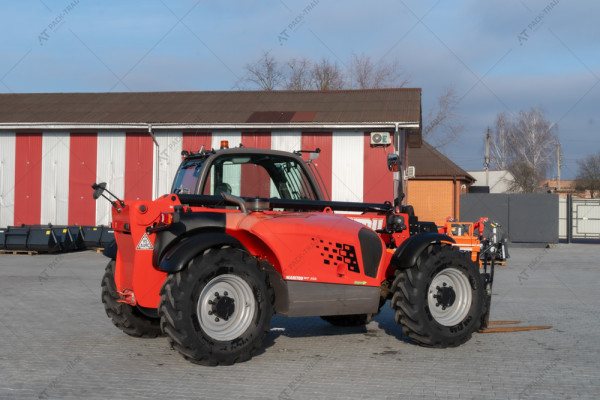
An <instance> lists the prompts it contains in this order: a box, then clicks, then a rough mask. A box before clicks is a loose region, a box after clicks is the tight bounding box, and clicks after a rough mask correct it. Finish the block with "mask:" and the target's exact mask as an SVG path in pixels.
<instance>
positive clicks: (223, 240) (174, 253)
mask: <svg viewBox="0 0 600 400" xmlns="http://www.w3.org/2000/svg"><path fill="white" fill-rule="evenodd" d="M218 246H231V247H236V248H239V249H242V250H246V248H245V247H244V245H242V243H240V241H239V240H237V239H236V238H234V237H233V236H231V235H228V234H226V233H220V232H204V233H199V234H197V235H194V236H190V237H187V238H185V239H182V240H181V241H180V242H178V243H177V244H175V245H174V246H173V247H171V248H170V249H169V250H167V252H166V253H165V254H164V256H163V257H162V258H161V260H160V263H159V264H158V269H159V270H160V271H163V272H167V273H173V272H179V271H181V270H183V269H184V268H185V267H186V266H187V265H188V263H189V262H190V261H191V260H192V259H193V258H194V257H196V256H197V255H198V254H202V253H203V252H204V250H207V249H210V248H211V247H218Z"/></svg>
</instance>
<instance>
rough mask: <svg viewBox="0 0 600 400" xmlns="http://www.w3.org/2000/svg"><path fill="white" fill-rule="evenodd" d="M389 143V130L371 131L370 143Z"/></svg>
mask: <svg viewBox="0 0 600 400" xmlns="http://www.w3.org/2000/svg"><path fill="white" fill-rule="evenodd" d="M391 143H392V142H391V140H390V133H389V132H371V144H374V145H378V144H380V145H388V144H391Z"/></svg>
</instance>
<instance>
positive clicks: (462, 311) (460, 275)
mask: <svg viewBox="0 0 600 400" xmlns="http://www.w3.org/2000/svg"><path fill="white" fill-rule="evenodd" d="M472 302H473V291H472V288H471V284H470V282H469V278H468V276H467V275H466V274H465V273H464V272H463V271H462V270H460V269H457V268H444V269H443V270H441V271H440V272H438V273H437V274H436V275H435V276H434V277H433V279H432V280H431V283H430V284H429V288H428V289H427V305H428V306H429V311H430V312H431V316H432V317H433V318H434V319H435V321H436V322H437V323H439V324H441V325H444V326H454V325H457V324H459V323H460V322H461V321H463V320H464V319H465V318H466V317H467V315H468V313H469V309H470V308H471V304H472Z"/></svg>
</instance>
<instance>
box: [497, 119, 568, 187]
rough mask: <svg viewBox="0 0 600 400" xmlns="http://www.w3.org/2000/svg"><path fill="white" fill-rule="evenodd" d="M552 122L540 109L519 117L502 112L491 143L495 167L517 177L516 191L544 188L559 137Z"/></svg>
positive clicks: (513, 185) (515, 179) (514, 185)
mask: <svg viewBox="0 0 600 400" xmlns="http://www.w3.org/2000/svg"><path fill="white" fill-rule="evenodd" d="M556 130H557V126H556V124H551V123H550V122H549V121H548V120H547V119H546V117H545V116H544V113H543V112H542V111H540V110H538V109H536V108H531V109H530V110H528V111H524V110H521V111H519V113H518V114H517V115H515V116H511V115H509V114H507V113H501V114H498V116H497V117H496V123H495V127H494V133H493V135H492V140H491V144H490V158H491V161H492V163H493V165H494V167H495V168H499V169H507V170H508V171H510V173H511V174H512V175H513V177H514V182H513V184H512V185H511V188H510V189H511V190H512V191H519V192H525V193H533V192H536V191H538V190H539V189H540V187H539V183H540V180H542V179H544V178H546V175H547V173H548V170H549V168H550V166H551V163H552V160H553V156H554V150H555V148H556V144H557V143H558V138H557V137H556V135H555V134H554V132H555V131H556Z"/></svg>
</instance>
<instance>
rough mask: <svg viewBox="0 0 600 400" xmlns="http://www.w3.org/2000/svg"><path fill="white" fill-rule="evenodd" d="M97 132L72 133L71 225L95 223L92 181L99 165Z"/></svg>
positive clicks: (70, 175)
mask: <svg viewBox="0 0 600 400" xmlns="http://www.w3.org/2000/svg"><path fill="white" fill-rule="evenodd" d="M97 142H98V138H97V135H96V133H71V139H70V144H69V153H70V161H69V207H68V208H69V225H75V224H77V225H94V224H95V223H96V201H95V200H94V198H93V197H92V194H93V192H92V188H91V186H92V183H94V182H95V181H96V167H97V165H98V160H97V159H98V148H97V147H98V146H97Z"/></svg>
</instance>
